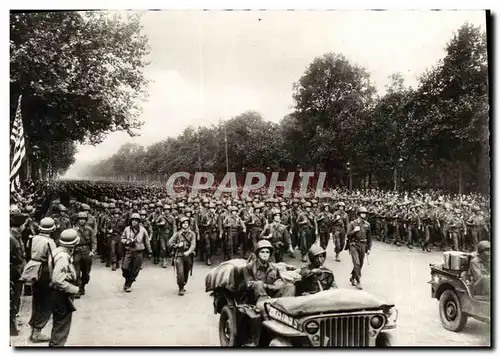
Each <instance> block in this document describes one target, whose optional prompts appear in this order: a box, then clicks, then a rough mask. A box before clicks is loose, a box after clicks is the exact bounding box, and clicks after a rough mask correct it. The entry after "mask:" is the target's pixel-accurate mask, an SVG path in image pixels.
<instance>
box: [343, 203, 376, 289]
mask: <svg viewBox="0 0 500 356" xmlns="http://www.w3.org/2000/svg"><path fill="white" fill-rule="evenodd" d="M367 214H368V211H367V210H366V208H365V207H360V208H359V209H358V218H357V219H355V220H353V221H351V222H350V223H349V227H348V229H347V238H348V239H349V240H348V245H347V246H346V248H348V249H349V253H350V254H351V258H352V264H353V266H354V267H353V269H352V272H351V278H350V282H351V284H352V285H353V286H356V288H358V289H363V288H362V287H361V269H362V268H363V262H364V259H365V253H366V254H370V250H371V247H372V236H371V228H370V223H369V222H368V221H366V216H367Z"/></svg>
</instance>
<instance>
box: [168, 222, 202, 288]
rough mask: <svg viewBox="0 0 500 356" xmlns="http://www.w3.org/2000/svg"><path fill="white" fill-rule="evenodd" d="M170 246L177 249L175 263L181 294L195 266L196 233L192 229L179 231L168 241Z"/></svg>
mask: <svg viewBox="0 0 500 356" xmlns="http://www.w3.org/2000/svg"><path fill="white" fill-rule="evenodd" d="M168 245H169V246H170V248H172V249H174V250H175V254H174V264H175V270H176V279H177V285H178V287H179V294H180V295H183V294H184V292H185V289H184V286H185V285H186V284H187V282H188V279H189V273H190V272H191V270H192V268H193V253H194V251H195V249H196V234H195V233H194V231H192V230H191V229H186V230H185V229H182V230H180V231H177V232H176V233H175V234H174V235H173V236H172V237H171V238H170V240H169V241H168Z"/></svg>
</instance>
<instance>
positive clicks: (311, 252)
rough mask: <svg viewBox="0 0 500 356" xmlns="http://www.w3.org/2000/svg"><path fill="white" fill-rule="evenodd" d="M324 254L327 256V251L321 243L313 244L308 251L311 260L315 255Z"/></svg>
mask: <svg viewBox="0 0 500 356" xmlns="http://www.w3.org/2000/svg"><path fill="white" fill-rule="evenodd" d="M319 255H324V256H325V257H326V251H325V250H324V249H323V248H322V247H321V246H319V245H312V246H311V248H310V249H309V251H308V252H307V257H309V261H312V260H313V259H314V257H316V256H319Z"/></svg>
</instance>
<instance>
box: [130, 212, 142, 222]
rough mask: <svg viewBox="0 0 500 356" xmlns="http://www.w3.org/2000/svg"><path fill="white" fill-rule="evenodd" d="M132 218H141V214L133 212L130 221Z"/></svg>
mask: <svg viewBox="0 0 500 356" xmlns="http://www.w3.org/2000/svg"><path fill="white" fill-rule="evenodd" d="M132 220H141V216H140V215H139V214H138V213H133V214H132V215H130V221H132Z"/></svg>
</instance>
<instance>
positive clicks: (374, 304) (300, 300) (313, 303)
mask: <svg viewBox="0 0 500 356" xmlns="http://www.w3.org/2000/svg"><path fill="white" fill-rule="evenodd" d="M269 304H271V305H272V306H274V307H275V308H277V309H280V310H281V311H283V312H285V313H286V314H288V315H291V316H301V315H311V314H317V313H318V314H319V313H334V312H345V311H359V310H373V309H379V308H382V307H388V306H392V304H388V303H386V302H385V301H384V300H382V299H380V298H377V297H375V296H373V295H371V294H369V293H367V292H365V291H360V290H351V289H331V290H327V291H323V292H319V293H316V294H312V295H306V296H302V297H285V298H277V299H274V300H271V301H270V303H269Z"/></svg>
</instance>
